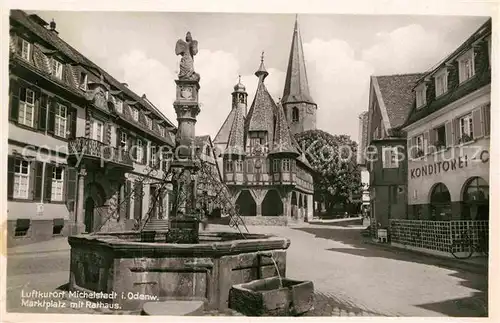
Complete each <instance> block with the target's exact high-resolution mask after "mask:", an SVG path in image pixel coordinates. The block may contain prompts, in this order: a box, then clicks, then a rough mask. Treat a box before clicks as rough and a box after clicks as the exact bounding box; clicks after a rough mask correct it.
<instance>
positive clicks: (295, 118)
mask: <svg viewBox="0 0 500 323" xmlns="http://www.w3.org/2000/svg"><path fill="white" fill-rule="evenodd" d="M292 122H299V109H298V108H297V107H293V108H292Z"/></svg>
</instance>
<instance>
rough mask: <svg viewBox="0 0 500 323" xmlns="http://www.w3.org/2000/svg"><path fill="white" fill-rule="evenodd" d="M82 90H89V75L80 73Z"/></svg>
mask: <svg viewBox="0 0 500 323" xmlns="http://www.w3.org/2000/svg"><path fill="white" fill-rule="evenodd" d="M79 84H80V89H82V90H84V91H86V90H87V73H85V72H81V73H80V82H79Z"/></svg>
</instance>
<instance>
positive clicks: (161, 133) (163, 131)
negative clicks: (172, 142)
mask: <svg viewBox="0 0 500 323" xmlns="http://www.w3.org/2000/svg"><path fill="white" fill-rule="evenodd" d="M159 128H160V135H161V136H162V137H165V127H163V126H159Z"/></svg>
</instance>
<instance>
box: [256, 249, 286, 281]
mask: <svg viewBox="0 0 500 323" xmlns="http://www.w3.org/2000/svg"><path fill="white" fill-rule="evenodd" d="M261 256H262V257H267V258H271V260H272V261H273V263H274V268H276V273H278V279H279V282H280V288H283V279H282V278H281V275H280V270H279V268H278V264H277V263H276V260H274V257H273V255H272V254H261Z"/></svg>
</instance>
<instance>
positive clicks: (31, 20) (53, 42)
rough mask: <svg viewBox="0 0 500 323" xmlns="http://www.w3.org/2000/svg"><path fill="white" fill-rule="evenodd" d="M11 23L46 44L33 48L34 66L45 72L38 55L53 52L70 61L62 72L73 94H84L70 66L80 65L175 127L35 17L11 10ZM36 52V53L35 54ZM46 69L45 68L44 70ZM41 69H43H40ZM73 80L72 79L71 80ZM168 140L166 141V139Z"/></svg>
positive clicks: (156, 110)
mask: <svg viewBox="0 0 500 323" xmlns="http://www.w3.org/2000/svg"><path fill="white" fill-rule="evenodd" d="M10 18H11V21H14V22H16V23H18V24H20V25H21V26H23V27H24V28H26V29H27V30H29V31H30V32H32V33H33V34H35V35H36V36H38V37H39V38H41V40H42V41H43V42H44V43H46V44H41V43H37V44H36V45H35V46H33V48H34V50H35V51H34V52H33V55H34V62H35V64H37V65H38V66H35V67H37V68H39V69H41V70H43V71H46V70H47V69H48V68H49V67H48V65H47V66H46V65H45V64H48V62H46V63H44V62H43V60H42V59H41V58H40V54H45V55H46V54H49V53H54V52H56V51H57V52H60V53H61V54H62V55H63V56H64V57H65V58H66V59H68V60H69V61H70V63H71V64H66V65H65V68H64V69H63V70H67V71H69V73H68V74H67V75H66V73H65V75H64V81H65V82H67V84H69V85H70V86H71V87H73V92H76V93H80V95H83V94H84V92H83V91H82V90H80V89H79V88H78V86H77V84H76V83H77V82H78V81H77V79H76V75H75V74H76V73H74V72H73V69H74V67H73V66H72V65H75V66H77V65H81V66H82V67H84V68H87V69H89V70H91V71H94V72H96V73H97V74H100V75H102V76H103V78H104V80H105V81H106V82H107V83H109V85H111V86H112V87H114V88H115V89H117V90H118V91H120V92H123V93H124V94H126V95H127V96H128V97H130V98H131V99H132V100H133V101H135V102H137V103H139V104H140V105H142V106H143V107H144V108H146V109H147V110H150V111H151V112H153V114H155V115H157V117H158V118H160V119H163V120H164V121H166V122H167V124H168V125H169V126H170V127H175V125H174V124H173V123H172V122H171V121H170V120H168V118H167V117H166V116H165V115H164V114H163V113H161V112H160V111H159V110H158V109H156V107H154V106H153V107H151V104H150V103H148V102H147V101H146V100H144V99H143V98H142V97H140V96H139V95H137V94H136V93H134V92H133V91H132V90H130V89H129V88H128V87H127V86H125V85H123V84H122V83H121V82H119V81H118V80H116V79H115V78H114V77H113V76H111V75H110V74H109V73H107V72H106V71H104V70H103V69H102V68H100V67H99V66H98V65H96V64H94V63H93V62H92V61H91V60H89V59H88V58H86V57H85V56H84V55H82V54H81V53H80V52H79V51H77V50H76V49H74V48H73V47H72V46H70V45H69V44H68V43H66V42H65V41H64V40H62V39H61V38H60V37H59V36H58V35H57V34H56V33H55V32H53V31H51V30H49V29H47V28H45V27H44V26H42V25H40V23H39V20H41V18H39V17H38V16H36V15H28V14H27V13H26V12H24V11H22V10H11V14H10ZM46 45H49V47H52V48H47V47H46ZM37 51H38V52H37ZM35 53H37V54H36V55H37V57H35ZM45 67H46V68H45ZM42 68H43V69H42ZM70 73H71V74H70ZM71 78H73V79H71ZM167 140H168V139H167Z"/></svg>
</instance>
